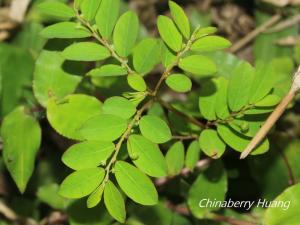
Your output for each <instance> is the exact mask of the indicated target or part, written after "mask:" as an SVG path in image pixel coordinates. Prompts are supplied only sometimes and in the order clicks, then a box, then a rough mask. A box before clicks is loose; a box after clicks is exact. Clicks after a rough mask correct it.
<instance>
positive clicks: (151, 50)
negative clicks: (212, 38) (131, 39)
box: [133, 38, 160, 74]
mask: <svg viewBox="0 0 300 225" xmlns="http://www.w3.org/2000/svg"><path fill="white" fill-rule="evenodd" d="M159 57H160V45H159V42H158V40H156V39H153V38H146V39H144V40H142V41H141V42H140V43H139V44H138V45H137V46H136V47H135V48H134V50H133V66H134V68H135V70H136V71H137V72H138V73H140V74H146V73H149V72H150V71H151V70H152V69H153V67H154V66H155V65H156V64H157V63H158V62H159Z"/></svg>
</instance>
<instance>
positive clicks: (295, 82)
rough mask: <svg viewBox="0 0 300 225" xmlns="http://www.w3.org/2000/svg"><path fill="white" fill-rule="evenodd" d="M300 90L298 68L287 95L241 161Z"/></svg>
mask: <svg viewBox="0 0 300 225" xmlns="http://www.w3.org/2000/svg"><path fill="white" fill-rule="evenodd" d="M299 89H300V67H299V68H298V70H297V72H296V73H295V75H294V80H293V84H292V86H291V88H290V90H289V92H288V93H287V95H286V96H285V97H284V98H283V99H282V101H281V102H280V103H279V105H278V106H277V107H276V108H275V110H274V111H273V113H272V114H271V115H270V116H269V117H268V119H267V121H266V122H265V124H264V125H263V126H262V127H261V128H260V130H259V131H258V132H257V134H256V135H255V136H254V138H253V139H252V140H251V142H250V143H249V145H248V146H247V147H246V149H245V150H244V151H243V152H242V154H241V157H240V158H241V159H244V158H246V157H247V156H248V155H249V154H250V153H251V152H252V151H253V149H254V148H255V147H256V146H257V145H258V144H259V143H260V142H261V141H262V140H263V139H264V138H265V136H266V135H267V133H268V132H269V131H270V129H271V128H272V126H273V125H274V124H275V123H276V121H277V120H278V119H279V118H280V116H281V115H282V114H283V112H284V111H285V109H286V108H287V106H288V105H289V103H290V102H291V101H292V100H293V99H294V97H295V96H296V93H297V91H298V90H299Z"/></svg>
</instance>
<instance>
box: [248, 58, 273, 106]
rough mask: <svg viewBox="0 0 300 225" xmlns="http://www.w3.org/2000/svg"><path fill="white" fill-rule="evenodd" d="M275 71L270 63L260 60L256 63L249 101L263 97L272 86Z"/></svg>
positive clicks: (256, 100) (253, 101) (252, 101)
mask: <svg viewBox="0 0 300 225" xmlns="http://www.w3.org/2000/svg"><path fill="white" fill-rule="evenodd" d="M276 76H277V73H276V72H275V70H274V68H273V66H272V64H268V65H266V63H265V62H260V63H258V64H257V65H256V71H255V76H254V79H253V83H252V85H251V90H250V99H249V103H251V104H253V103H256V102H258V101H259V100H261V99H263V98H264V97H265V96H266V95H267V94H268V93H269V92H270V91H271V89H272V88H273V87H274V84H275V82H276Z"/></svg>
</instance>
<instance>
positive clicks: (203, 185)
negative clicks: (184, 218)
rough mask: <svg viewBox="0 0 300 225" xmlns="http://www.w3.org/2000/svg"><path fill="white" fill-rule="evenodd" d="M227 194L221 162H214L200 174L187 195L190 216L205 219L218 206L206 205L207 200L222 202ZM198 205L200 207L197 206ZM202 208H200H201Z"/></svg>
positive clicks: (225, 179) (225, 176)
mask: <svg viewBox="0 0 300 225" xmlns="http://www.w3.org/2000/svg"><path fill="white" fill-rule="evenodd" d="M226 192H227V175H226V173H225V170H224V168H223V165H222V163H221V161H215V162H213V164H212V165H211V166H210V167H209V169H208V170H207V171H205V173H204V174H200V175H199V176H198V177H197V180H196V181H195V182H194V183H193V184H192V186H191V188H190V190H189V193H188V202H187V203H188V206H189V208H190V210H191V212H192V214H193V215H194V216H195V217H197V218H199V219H202V218H205V217H206V216H208V214H209V213H210V212H212V211H217V210H218V209H219V207H218V206H212V205H209V204H208V205H206V202H207V200H212V201H224V200H225V195H226ZM199 205H200V206H199ZM201 206H202V207H201Z"/></svg>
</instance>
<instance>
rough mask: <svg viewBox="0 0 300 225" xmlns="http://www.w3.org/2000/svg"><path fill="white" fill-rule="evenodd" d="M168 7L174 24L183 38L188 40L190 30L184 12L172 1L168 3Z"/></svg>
mask: <svg viewBox="0 0 300 225" xmlns="http://www.w3.org/2000/svg"><path fill="white" fill-rule="evenodd" d="M169 7H170V11H171V15H172V17H173V20H174V22H175V24H176V25H177V27H178V28H179V30H180V32H181V33H182V34H183V36H184V37H185V38H186V39H189V38H190V35H191V28H190V23H189V19H188V17H187V16H186V14H185V12H184V11H183V9H182V8H181V7H180V6H179V5H178V4H177V3H175V2H173V1H169Z"/></svg>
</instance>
